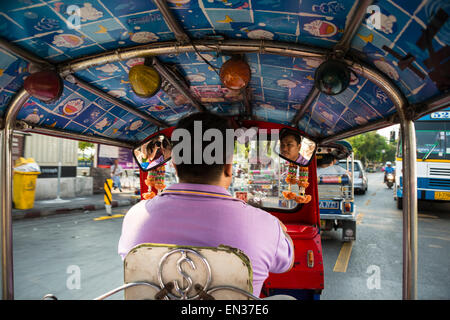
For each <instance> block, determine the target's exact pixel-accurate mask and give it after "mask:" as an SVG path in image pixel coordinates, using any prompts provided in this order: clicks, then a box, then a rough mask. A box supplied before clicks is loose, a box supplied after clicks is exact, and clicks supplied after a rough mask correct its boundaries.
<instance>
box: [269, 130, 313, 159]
mask: <svg viewBox="0 0 450 320" xmlns="http://www.w3.org/2000/svg"><path fill="white" fill-rule="evenodd" d="M316 146H317V145H316V143H315V142H314V141H312V140H310V139H308V138H306V137H304V136H302V135H301V134H300V133H298V132H297V131H295V130H292V129H286V128H285V129H282V130H281V132H280V139H279V141H277V143H276V144H275V153H277V154H278V155H279V156H280V157H281V158H283V159H284V160H287V161H289V162H291V163H295V164H297V165H299V166H302V167H307V166H309V163H310V162H311V159H312V158H313V156H314V152H315V151H316Z"/></svg>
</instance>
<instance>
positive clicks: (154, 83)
mask: <svg viewBox="0 0 450 320" xmlns="http://www.w3.org/2000/svg"><path fill="white" fill-rule="evenodd" d="M128 78H129V79H130V84H131V88H132V89H133V91H134V93H136V94H137V95H138V96H140V97H142V98H150V97H151V96H154V95H155V94H156V93H157V92H158V91H159V88H160V87H161V76H160V75H159V73H158V71H156V70H155V68H153V67H151V66H147V65H144V64H138V65H135V66H133V67H132V68H131V69H130V72H129V73H128Z"/></svg>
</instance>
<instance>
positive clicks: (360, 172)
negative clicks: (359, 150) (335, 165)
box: [339, 160, 369, 194]
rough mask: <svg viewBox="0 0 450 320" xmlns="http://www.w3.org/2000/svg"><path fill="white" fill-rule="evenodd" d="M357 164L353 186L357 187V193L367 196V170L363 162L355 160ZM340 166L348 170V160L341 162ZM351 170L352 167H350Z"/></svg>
mask: <svg viewBox="0 0 450 320" xmlns="http://www.w3.org/2000/svg"><path fill="white" fill-rule="evenodd" d="M354 164H355V177H354V179H353V185H354V187H355V193H356V192H358V193H361V194H365V193H366V191H367V188H368V184H369V180H368V179H367V175H366V170H365V169H364V166H363V164H362V162H361V160H354ZM339 165H340V166H341V167H342V168H344V169H346V168H347V160H340V161H339ZM350 170H351V167H350Z"/></svg>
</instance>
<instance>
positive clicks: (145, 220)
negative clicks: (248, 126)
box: [118, 113, 294, 296]
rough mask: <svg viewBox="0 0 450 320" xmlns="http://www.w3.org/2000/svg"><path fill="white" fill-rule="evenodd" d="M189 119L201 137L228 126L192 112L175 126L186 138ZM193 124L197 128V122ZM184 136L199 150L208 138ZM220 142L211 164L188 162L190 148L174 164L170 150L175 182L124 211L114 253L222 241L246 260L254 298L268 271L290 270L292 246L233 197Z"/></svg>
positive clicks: (267, 218)
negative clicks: (218, 156) (219, 151)
mask: <svg viewBox="0 0 450 320" xmlns="http://www.w3.org/2000/svg"><path fill="white" fill-rule="evenodd" d="M194 122H196V123H195V125H196V126H197V128H196V130H199V129H198V127H200V130H201V131H202V136H203V133H204V132H205V131H207V130H208V129H218V130H219V131H220V133H221V134H222V137H226V129H231V126H230V125H229V123H228V121H227V120H226V119H225V118H222V117H220V116H217V115H213V114H210V113H196V114H193V115H190V116H187V117H186V118H184V119H182V120H180V122H179V123H178V125H177V128H176V129H175V130H177V129H184V130H187V131H188V132H189V133H190V137H194ZM199 122H201V126H198V124H199ZM219 131H216V132H219ZM174 132H175V131H174ZM215 139H216V138H215ZM189 140H190V142H188V145H190V146H191V150H194V144H195V146H196V147H197V144H200V145H201V148H202V150H203V151H204V150H205V148H206V147H207V146H208V144H210V142H209V141H207V142H206V141H203V142H201V143H198V142H197V143H195V142H194V141H193V140H194V139H189ZM220 140H221V141H225V139H223V140H222V139H220ZM182 141H183V140H182ZM182 141H180V142H182ZM180 142H178V143H180ZM175 143H177V142H176V141H174V146H173V150H175V147H176V145H175ZM225 146H226V143H223V155H224V157H223V161H221V162H222V163H217V162H214V163H212V164H206V163H205V159H201V163H198V162H197V161H196V162H194V161H193V160H194V152H188V153H189V155H188V157H190V162H189V161H184V162H183V163H179V162H178V161H177V158H176V157H177V154H176V152H175V151H174V154H173V156H174V160H175V161H174V162H176V163H178V165H175V163H174V167H175V170H176V172H177V176H178V178H179V183H175V184H172V185H171V186H169V187H167V188H166V189H165V190H164V192H162V193H161V194H159V195H157V196H156V197H154V198H153V199H151V200H143V201H140V202H139V203H138V204H136V205H134V206H133V207H132V208H131V209H130V210H129V211H128V213H127V214H126V216H125V218H124V221H123V225H122V235H121V237H120V240H119V246H118V251H119V254H120V255H121V256H122V259H124V258H125V256H126V255H127V253H128V252H129V251H130V250H131V249H132V248H133V247H134V246H136V245H138V244H141V243H165V244H175V245H190V246H208V247H217V246H219V245H220V244H224V245H228V246H231V247H234V248H238V249H240V250H242V251H243V252H244V253H245V254H246V255H247V256H248V257H249V259H250V261H251V264H252V269H253V294H254V295H256V296H259V295H260V292H261V287H262V285H263V282H264V280H265V279H266V278H267V277H268V275H269V272H273V273H282V272H287V271H288V270H290V269H291V268H292V265H293V263H294V246H293V243H292V240H291V238H290V236H289V235H288V234H287V232H286V227H285V226H284V225H283V224H282V223H281V222H280V221H279V220H278V219H277V218H276V217H274V216H272V215H271V214H269V213H268V212H266V211H263V210H260V209H258V208H254V207H252V206H250V205H248V204H247V203H245V202H244V201H242V200H239V199H236V198H233V197H232V196H231V194H230V193H229V192H228V190H227V189H228V188H229V186H230V184H231V181H232V175H233V172H232V161H230V158H231V160H232V154H231V155H230V156H228V157H227V155H226V147H225ZM202 150H198V149H197V151H196V152H199V151H202ZM183 152H184V150H183ZM202 158H203V157H202ZM184 159H185V157H184V155H183V160H184ZM227 159H228V161H226V160H227ZM196 160H198V159H196Z"/></svg>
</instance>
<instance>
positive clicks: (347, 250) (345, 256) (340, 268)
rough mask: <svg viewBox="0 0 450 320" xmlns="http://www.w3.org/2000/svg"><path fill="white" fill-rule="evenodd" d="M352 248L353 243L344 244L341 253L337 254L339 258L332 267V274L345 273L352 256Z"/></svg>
mask: <svg viewBox="0 0 450 320" xmlns="http://www.w3.org/2000/svg"><path fill="white" fill-rule="evenodd" d="M352 248H353V241H350V242H344V244H343V245H342V248H341V252H339V256H338V258H337V260H336V264H335V265H334V269H333V272H346V271H347V266H348V262H349V260H350V255H351V254H352Z"/></svg>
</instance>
